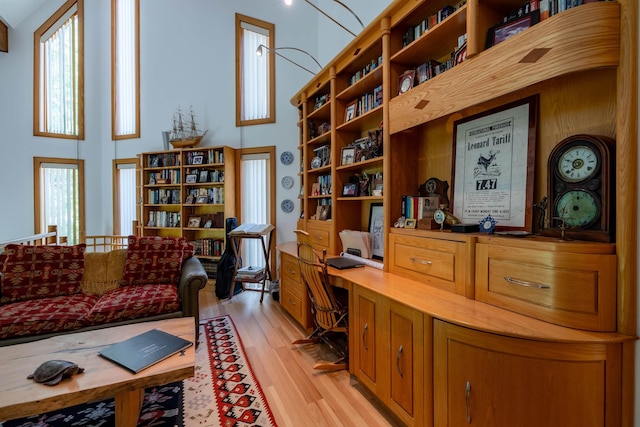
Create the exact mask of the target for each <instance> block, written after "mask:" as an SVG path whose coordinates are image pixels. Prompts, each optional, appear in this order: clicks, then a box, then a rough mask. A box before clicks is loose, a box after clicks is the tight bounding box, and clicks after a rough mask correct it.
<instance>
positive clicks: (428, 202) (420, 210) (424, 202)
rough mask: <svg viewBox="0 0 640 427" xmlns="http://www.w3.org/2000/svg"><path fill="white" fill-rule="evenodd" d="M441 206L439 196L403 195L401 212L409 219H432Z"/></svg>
mask: <svg viewBox="0 0 640 427" xmlns="http://www.w3.org/2000/svg"><path fill="white" fill-rule="evenodd" d="M439 208H440V198H439V197H438V196H426V197H425V196H408V195H406V196H402V207H401V209H402V210H401V212H403V215H404V217H405V218H407V219H417V220H420V219H423V218H424V219H431V218H433V214H434V213H435V212H436V210H438V209H439Z"/></svg>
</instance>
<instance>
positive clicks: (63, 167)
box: [33, 157, 84, 245]
mask: <svg viewBox="0 0 640 427" xmlns="http://www.w3.org/2000/svg"><path fill="white" fill-rule="evenodd" d="M33 171H34V173H33V177H34V180H33V182H34V192H33V194H34V197H35V200H34V206H35V212H34V218H35V232H36V234H38V233H42V232H44V230H46V229H47V226H49V225H57V226H58V236H66V237H67V241H68V243H69V244H70V245H73V244H77V243H79V242H80V241H81V236H82V235H83V233H84V160H75V159H52V158H42V157H34V159H33Z"/></svg>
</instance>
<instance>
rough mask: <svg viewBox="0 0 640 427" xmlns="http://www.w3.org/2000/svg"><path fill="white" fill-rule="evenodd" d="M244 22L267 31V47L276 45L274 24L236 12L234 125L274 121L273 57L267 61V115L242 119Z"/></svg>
mask: <svg viewBox="0 0 640 427" xmlns="http://www.w3.org/2000/svg"><path fill="white" fill-rule="evenodd" d="M242 22H246V23H248V24H251V25H255V26H256V27H260V28H263V29H265V30H266V31H267V32H268V33H269V40H268V42H267V44H268V46H267V47H268V48H269V49H274V48H275V45H276V26H275V25H274V24H271V23H269V22H266V21H261V20H259V19H256V18H251V17H249V16H245V15H241V14H239V13H236V126H251V125H260V124H265V123H275V121H276V69H275V58H273V59H272V60H270V61H269V117H267V118H265V119H257V120H242V108H241V106H242V98H243V96H244V95H243V93H242V50H241V47H242V28H241V27H240V24H241V23H242Z"/></svg>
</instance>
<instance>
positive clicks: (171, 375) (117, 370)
mask: <svg viewBox="0 0 640 427" xmlns="http://www.w3.org/2000/svg"><path fill="white" fill-rule="evenodd" d="M193 322H194V319H193V317H182V318H177V319H169V320H160V321H156V322H142V323H135V324H131V325H125V326H117V327H110V328H104V329H98V330H94V331H89V332H80V333H75V334H65V335H58V336H56V337H52V338H48V339H45V340H40V341H34V342H29V343H26V344H16V345H11V346H6V347H0V366H2V367H3V368H4V369H3V373H2V381H0V420H8V419H15V418H19V417H24V416H28V415H33V414H39V413H43V412H47V411H51V410H54V409H60V408H64V407H68V406H73V405H77V404H80V403H85V402H90V401H93V400H100V399H106V398H109V397H114V396H117V395H118V394H120V393H127V392H130V391H132V390H139V389H144V388H146V387H152V386H156V385H161V384H168V383H171V382H174V381H180V380H183V379H184V378H188V377H190V376H193V373H194V365H195V345H193V346H191V347H189V348H188V349H186V350H185V352H184V355H180V354H176V355H173V356H171V357H169V358H167V359H165V360H163V361H161V362H159V363H157V364H155V365H153V366H151V367H149V368H147V369H145V370H143V371H142V372H140V373H138V374H132V373H130V372H129V371H127V370H126V369H124V368H122V367H120V366H118V365H116V364H115V363H113V362H110V361H108V360H107V359H104V358H103V357H100V356H98V351H100V350H101V349H102V348H104V347H106V346H108V345H110V344H114V343H117V342H120V341H122V340H124V339H127V338H130V337H133V336H135V335H138V334H141V333H143V332H146V331H148V330H150V329H153V328H157V329H160V330H162V331H165V332H168V333H170V334H174V335H177V336H179V337H181V338H184V339H186V340H189V341H191V342H195V341H194V339H195V336H194V327H193ZM51 359H62V360H69V361H72V362H75V363H77V364H78V366H80V367H81V368H84V373H82V374H78V375H74V376H73V377H71V378H70V379H65V380H62V382H60V384H58V385H55V386H47V385H44V384H38V383H36V382H34V381H32V380H28V379H27V375H29V374H31V373H32V372H33V371H34V370H35V369H36V368H37V367H38V366H40V364H41V363H43V362H45V361H47V360H51ZM138 409H139V408H138ZM136 421H137V419H136Z"/></svg>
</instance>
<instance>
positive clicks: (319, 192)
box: [311, 175, 331, 196]
mask: <svg viewBox="0 0 640 427" xmlns="http://www.w3.org/2000/svg"><path fill="white" fill-rule="evenodd" d="M316 184H317V185H316ZM316 184H313V185H312V186H311V195H312V196H328V195H330V194H331V175H320V176H318V182H317V183H316Z"/></svg>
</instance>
